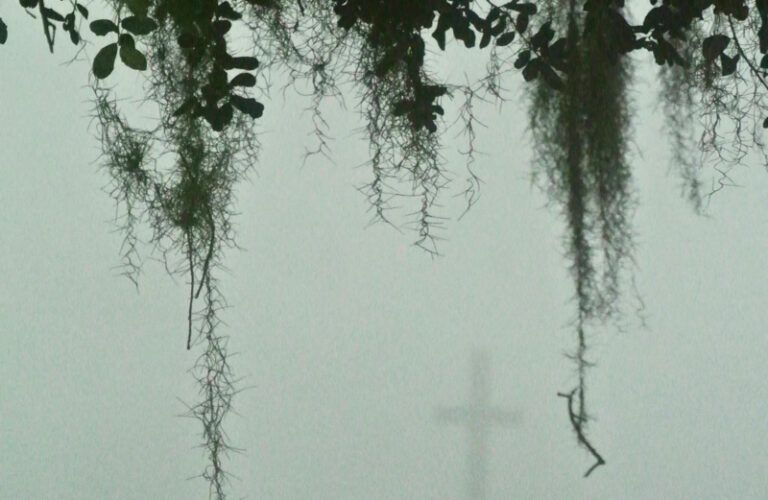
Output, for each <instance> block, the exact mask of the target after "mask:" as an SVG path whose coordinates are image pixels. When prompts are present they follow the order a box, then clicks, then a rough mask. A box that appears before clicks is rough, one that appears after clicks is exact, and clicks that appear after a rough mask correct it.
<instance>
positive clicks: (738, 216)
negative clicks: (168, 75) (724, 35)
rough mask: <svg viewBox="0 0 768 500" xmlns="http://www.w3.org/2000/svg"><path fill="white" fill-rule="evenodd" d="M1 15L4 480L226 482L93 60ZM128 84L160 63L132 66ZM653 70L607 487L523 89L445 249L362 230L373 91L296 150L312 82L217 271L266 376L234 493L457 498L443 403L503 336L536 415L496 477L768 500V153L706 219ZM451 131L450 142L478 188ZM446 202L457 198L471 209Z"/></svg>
mask: <svg viewBox="0 0 768 500" xmlns="http://www.w3.org/2000/svg"><path fill="white" fill-rule="evenodd" d="M2 16H3V18H4V19H5V20H6V22H7V23H8V25H9V26H10V27H11V28H12V32H11V35H12V36H11V37H10V38H9V40H8V43H7V45H6V46H4V47H3V48H2V49H1V50H2V53H3V57H2V58H0V74H1V75H2V77H1V78H0V95H1V96H2V101H0V102H1V103H2V112H1V113H2V114H1V116H2V117H3V119H2V120H0V151H2V153H3V154H2V160H3V161H2V162H1V163H0V178H2V183H0V203H2V207H3V214H4V216H3V217H0V234H2V242H3V245H2V247H0V252H1V253H2V259H0V276H2V283H3V284H2V285H0V335H1V338H2V342H3V349H2V350H1V351H0V380H2V384H0V498H1V499H3V500H5V499H9V500H10V499H19V498H24V499H51V498H57V499H103V498H115V499H146V498H162V499H166V498H167V499H190V498H205V497H206V492H207V487H206V485H205V484H204V482H203V481H202V480H200V479H194V480H187V478H188V477H190V476H193V475H195V474H197V473H199V472H200V471H201V470H202V468H203V466H204V460H203V456H202V452H201V450H199V449H197V448H194V446H195V445H196V444H197V443H198V442H199V432H200V430H201V429H200V428H199V424H198V422H197V421H194V420H190V419H184V418H179V417H178V415H180V414H182V413H183V412H184V410H185V407H184V405H183V404H182V403H181V402H180V400H183V401H186V402H194V401H195V385H194V382H193V380H192V378H191V376H190V375H189V374H188V373H186V370H187V369H189V368H190V367H191V366H192V364H193V362H194V360H195V357H196V355H197V353H196V352H195V351H194V350H193V351H192V352H188V351H186V349H185V340H186V334H185V332H186V330H185V328H186V323H185V321H186V319H185V318H186V309H185V308H186V297H187V295H186V288H185V284H184V280H183V278H177V279H176V282H174V280H173V279H171V278H169V277H168V276H167V275H166V274H165V272H164V269H163V267H162V265H161V264H159V263H158V262H155V261H151V260H150V261H148V262H147V264H146V266H145V269H144V273H143V275H142V277H141V281H140V291H139V292H138V293H137V291H136V289H135V288H134V287H133V285H132V284H131V283H130V282H129V281H128V280H127V279H125V278H123V277H120V276H119V273H118V271H117V270H116V269H115V266H117V265H118V264H119V262H120V261H119V254H118V250H119V246H120V242H121V236H120V234H119V233H115V232H114V231H113V229H114V226H113V224H112V216H113V214H114V205H113V202H112V200H111V199H110V198H109V197H108V196H107V194H105V193H104V192H103V191H102V188H104V187H105V186H106V185H107V184H108V178H107V174H106V172H104V171H102V170H100V169H99V165H98V162H95V161H94V160H95V158H96V156H97V153H98V143H97V141H96V140H95V139H94V138H93V135H94V133H95V128H90V129H89V128H88V127H89V113H90V106H91V104H90V102H89V99H90V91H89V89H88V88H87V87H84V83H85V82H86V74H87V69H88V68H87V65H86V64H85V63H75V64H72V65H71V66H62V65H61V63H62V62H63V61H65V60H66V59H68V58H69V57H71V56H70V54H72V49H71V48H70V47H68V46H67V45H66V44H64V43H60V44H58V46H57V47H58V48H57V54H55V55H53V56H51V55H49V54H48V53H47V48H46V46H45V42H44V39H43V36H42V33H40V32H39V24H38V23H37V22H33V21H31V20H30V19H28V18H27V17H26V16H24V14H23V12H22V11H21V9H20V8H18V7H17V6H15V5H14V6H11V7H10V8H8V9H3V11H2ZM90 51H91V52H92V53H94V48H93V47H91V49H90ZM645 68H646V69H647V68H648V67H647V66H646V67H645ZM447 69H448V70H449V71H448V72H449V73H450V72H451V70H452V68H447ZM652 76H653V75H652V73H650V72H648V71H646V70H643V71H641V72H640V77H641V79H643V80H645V82H652V81H653V79H652ZM113 78H115V79H116V80H115V81H120V82H122V83H121V85H128V86H130V84H131V83H132V82H139V81H140V80H139V79H137V78H136V77H135V76H134V75H133V74H132V73H131V72H129V71H126V70H124V69H120V70H118V72H117V73H116V76H115V77H113ZM517 80H518V78H515V79H514V83H511V84H510V85H517ZM119 88H128V87H119ZM637 89H638V90H637V93H636V94H635V99H636V109H637V110H638V116H637V121H636V129H637V136H636V146H637V150H636V151H635V153H636V154H635V155H634V159H633V164H634V167H635V170H634V172H635V185H636V186H637V190H638V198H639V201H640V205H639V209H638V210H637V214H636V217H635V226H634V227H635V229H636V233H637V252H636V260H637V263H638V271H637V285H638V289H639V291H640V294H641V296H642V298H643V300H644V302H645V308H646V309H645V312H646V314H647V316H648V326H649V328H648V329H641V328H639V327H638V324H637V323H638V322H637V321H636V320H634V319H633V318H632V317H631V316H630V317H629V318H628V320H629V325H630V326H629V327H628V329H627V331H626V332H623V333H617V332H616V331H615V329H612V328H604V329H598V330H593V333H592V338H591V341H592V343H593V345H594V346H595V348H594V350H593V351H592V353H593V358H594V359H595V360H596V361H597V364H598V366H597V367H596V368H595V369H594V370H592V371H591V372H590V374H589V377H590V378H589V388H590V389H591V392H590V394H589V396H588V397H589V403H590V405H591V407H592V413H593V414H594V415H595V417H596V421H594V422H593V423H592V427H591V429H592V430H591V436H592V440H593V442H594V444H595V445H596V446H597V447H598V449H599V450H600V451H601V453H602V454H603V455H604V456H605V458H606V460H607V462H608V464H607V466H605V467H602V468H599V469H598V470H596V471H595V472H594V473H593V475H592V476H591V477H590V478H589V479H587V480H585V479H582V477H581V475H582V474H583V472H584V471H585V470H586V469H587V468H588V467H589V466H590V465H591V461H590V457H589V456H588V455H587V453H586V452H584V451H583V450H581V449H579V448H578V447H577V446H576V443H575V439H574V437H573V435H572V433H571V429H570V426H569V423H568V420H567V414H566V411H565V406H564V401H563V400H562V399H560V398H557V397H556V393H557V392H558V391H562V390H567V389H569V388H571V387H572V386H573V384H574V382H575V378H574V373H573V366H572V365H571V364H570V363H569V362H568V360H567V359H566V358H565V357H564V356H563V353H564V352H566V351H570V350H571V349H572V348H573V346H574V344H575V339H574V338H573V337H574V335H573V331H572V329H571V328H569V326H568V321H569V319H570V318H571V317H572V314H573V304H572V303H571V302H570V297H571V294H572V285H571V282H570V280H569V277H568V274H567V261H566V260H565V259H564V258H563V257H562V244H561V242H562V231H563V226H562V223H561V221H560V220H559V218H558V217H557V215H556V213H555V211H554V210H551V209H547V208H546V207H545V206H544V205H545V202H546V200H545V198H544V196H543V195H542V194H541V193H540V192H538V191H537V190H536V189H532V188H531V187H530V183H529V181H528V174H529V172H530V165H529V160H530V147H529V146H528V139H527V138H526V137H525V135H524V126H525V121H526V119H525V115H524V113H523V109H522V107H520V106H516V105H515V104H514V103H511V104H509V105H507V106H506V107H505V108H504V110H503V112H502V113H497V112H496V111H495V110H493V109H492V107H489V108H487V109H484V110H483V111H482V117H483V120H484V121H485V122H486V123H487V124H488V125H489V129H488V130H484V131H482V132H481V134H480V139H479V141H480V142H479V146H480V148H481V149H482V150H484V151H485V152H486V153H487V156H485V157H483V158H482V159H481V162H480V164H479V165H478V168H477V171H478V173H479V174H480V175H481V177H482V178H483V179H484V181H486V182H485V184H483V192H482V193H483V194H482V199H481V201H480V202H479V203H478V204H477V205H476V206H475V207H474V208H473V209H472V210H471V211H470V212H469V213H468V214H467V215H466V216H465V217H464V218H463V219H462V220H461V221H458V222H456V221H455V220H454V221H452V222H451V223H450V224H449V226H448V228H447V230H446V231H445V232H444V233H442V234H441V235H442V236H445V237H447V238H448V240H447V241H444V242H442V245H441V251H442V252H443V253H444V256H443V257H441V258H439V259H436V260H430V258H429V257H428V256H427V255H426V254H425V253H424V252H422V251H419V250H418V249H415V248H413V247H411V246H410V243H411V242H412V241H413V239H414V234H412V233H408V232H405V233H404V234H399V233H397V232H395V231H393V230H392V229H391V228H389V227H387V226H384V225H376V226H373V227H370V228H367V229H366V228H365V227H366V224H367V222H368V220H369V216H370V214H368V213H367V212H366V210H367V206H366V201H365V200H364V199H363V197H362V196H361V195H360V194H359V193H358V192H357V191H356V190H355V186H357V185H360V184H362V183H364V182H366V181H368V180H369V179H370V173H369V171H367V170H366V169H364V168H360V169H355V168H354V167H355V166H356V165H359V164H360V163H362V162H364V161H365V159H366V152H367V149H366V144H365V142H364V141H361V140H359V138H358V137H357V136H356V135H355V133H354V132H353V129H354V128H355V127H357V126H359V125H360V122H359V121H358V118H357V116H356V114H355V113H354V111H350V112H346V113H342V112H340V111H337V110H336V107H335V106H334V105H329V106H328V107H327V108H326V109H327V116H328V118H329V120H330V122H331V124H332V127H333V129H332V130H333V132H334V134H335V135H336V137H337V140H336V141H335V142H334V143H333V157H334V160H335V164H331V163H329V162H327V161H326V160H324V159H316V160H314V161H310V162H308V163H307V165H306V166H304V167H303V168H302V167H301V156H302V150H303V148H304V147H305V146H311V144H312V143H311V140H312V138H311V137H310V136H306V137H305V136H304V135H303V133H300V132H301V131H306V132H307V133H309V132H310V131H311V128H312V126H311V123H310V120H309V118H310V117H309V115H305V116H304V117H303V118H298V116H299V113H300V110H301V108H302V107H303V106H305V105H306V103H305V102H301V101H300V100H298V99H295V98H291V97H290V93H289V94H288V95H289V98H288V100H287V102H286V103H283V102H282V100H281V98H280V97H277V93H276V97H275V98H274V99H273V100H271V101H266V104H267V106H268V107H267V111H266V113H265V115H264V118H263V119H262V120H260V122H259V127H260V130H261V131H262V132H263V134H262V136H261V139H262V142H263V144H264V150H263V153H262V157H261V161H260V162H259V164H258V166H257V172H256V173H254V174H253V175H252V176H251V181H250V182H246V183H243V184H242V185H241V186H240V189H239V192H238V205H237V207H236V208H237V210H238V211H239V212H240V214H241V215H239V216H237V217H236V219H235V224H236V227H237V234H238V239H237V241H238V243H239V244H240V245H241V246H242V247H243V249H244V250H242V251H237V250H233V251H230V252H229V253H228V255H227V258H226V264H227V266H228V268H229V272H220V278H221V281H222V289H223V292H224V293H225V295H226V297H227V298H228V301H229V303H230V305H231V306H232V307H231V309H229V310H227V311H226V312H225V313H224V315H223V319H224V320H225V321H226V322H227V324H228V327H227V329H226V332H227V333H228V334H229V335H231V340H230V349H231V350H232V351H235V352H237V353H239V354H238V356H236V357H234V358H233V359H232V366H233V369H234V371H235V374H236V375H238V376H242V377H244V380H243V382H242V383H241V386H242V387H247V389H246V390H244V391H243V392H242V393H240V394H239V395H238V396H237V398H236V400H235V405H236V409H237V410H238V415H232V416H231V417H230V418H229V420H228V423H227V425H226V429H227V431H228V433H229V434H230V437H231V441H232V443H233V444H234V445H236V446H239V447H243V448H245V449H246V451H245V452H244V453H243V454H241V455H233V456H232V457H231V461H229V462H228V469H229V470H230V471H231V472H232V473H233V474H235V475H236V476H238V477H239V479H234V480H233V482H232V487H231V491H232V497H233V498H240V497H246V498H251V499H256V498H274V499H296V500H301V499H310V498H311V499H329V500H331V499H453V498H461V495H462V493H463V491H464V490H463V489H464V480H465V470H466V468H465V454H466V450H467V447H466V432H465V430H464V429H461V428H459V427H452V426H446V425H442V424H439V423H438V422H437V421H436V420H435V418H434V415H435V411H436V408H438V407H440V406H444V405H457V404H460V403H462V402H465V401H466V400H467V398H468V392H469V385H470V372H469V368H470V355H471V353H472V351H473V350H474V349H486V350H487V351H488V352H490V353H491V354H492V365H493V366H492V377H493V384H492V390H493V395H492V398H493V401H494V402H495V403H496V404H497V405H500V406H502V407H504V408H507V409H509V410H514V411H518V412H520V414H521V421H520V423H519V424H517V425H516V426H514V427H510V428H498V429H495V430H494V431H492V439H491V456H490V470H489V478H488V490H489V497H490V498H495V499H502V498H542V499H544V498H638V499H640V498H725V497H728V498H760V497H763V496H764V495H765V492H766V491H768V479H766V476H765V470H766V467H768V451H766V450H768V423H767V422H766V414H768V403H766V401H768V384H766V383H765V380H766V379H767V378H768V367H767V365H766V363H765V359H766V352H767V351H768V337H766V335H765V320H766V310H765V302H766V299H767V298H768V282H766V280H765V269H766V264H765V257H764V256H765V250H766V248H765V247H766V244H765V242H766V241H768V210H766V201H768V195H766V193H768V189H767V188H768V177H766V174H765V172H764V169H763V166H762V165H760V164H759V163H757V162H753V164H752V165H751V166H750V167H749V168H741V169H738V170H736V171H734V172H732V177H733V178H734V179H735V180H736V181H737V182H738V183H739V184H740V185H741V187H737V188H731V189H727V190H725V191H722V192H720V193H719V194H718V195H717V196H716V197H715V198H714V199H713V201H712V203H711V205H710V207H709V213H710V215H711V216H712V217H710V218H702V217H697V216H696V215H694V214H693V211H692V209H691V208H690V207H689V206H688V205H687V203H686V202H685V200H683V199H682V198H681V197H680V196H679V194H680V190H679V181H678V179H677V178H676V177H675V175H674V173H669V170H668V161H669V160H668V158H669V154H668V147H667V145H666V143H665V142H664V139H663V137H662V135H661V132H660V126H661V120H660V113H659V112H657V111H654V110H653V109H652V107H651V103H652V102H653V95H652V92H653V89H652V87H651V85H650V84H649V83H642V82H640V83H639V85H638V86H637ZM351 102H353V101H350V103H351ZM297 131H298V132H297ZM453 133H454V132H452V131H451V132H448V133H447V134H446V136H445V137H446V141H445V144H446V149H445V155H446V158H447V159H448V160H449V161H450V162H451V163H452V164H453V165H455V166H454V167H453V171H454V172H455V173H456V177H457V185H458V186H460V183H461V179H462V174H463V167H462V163H461V161H462V160H461V158H460V157H459V156H458V155H457V154H456V152H455V150H456V149H457V148H458V147H461V146H462V144H461V143H460V142H458V141H457V142H454V141H453V140H452V137H453ZM638 152H642V156H641V155H640V154H639V153H638ZM711 175H712V174H711V172H709V171H707V172H705V179H709V178H710V177H711ZM454 192H455V191H454ZM450 195H451V193H446V196H445V197H444V201H445V204H446V207H445V212H444V214H445V215H447V216H450V217H451V218H452V219H456V216H458V215H459V214H460V212H461V199H460V198H456V199H453V198H451V196H450Z"/></svg>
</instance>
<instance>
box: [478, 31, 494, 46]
mask: <svg viewBox="0 0 768 500" xmlns="http://www.w3.org/2000/svg"><path fill="white" fill-rule="evenodd" d="M489 43H491V30H490V29H487V30H485V31H483V37H482V38H481V39H480V45H478V47H479V48H481V49H484V48H486V47H487V46H488V44H489Z"/></svg>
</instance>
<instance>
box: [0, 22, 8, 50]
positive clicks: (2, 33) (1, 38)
mask: <svg viewBox="0 0 768 500" xmlns="http://www.w3.org/2000/svg"><path fill="white" fill-rule="evenodd" d="M6 40H8V26H7V25H6V24H5V23H4V22H3V18H2V17H0V45H2V44H4V43H5V41H6Z"/></svg>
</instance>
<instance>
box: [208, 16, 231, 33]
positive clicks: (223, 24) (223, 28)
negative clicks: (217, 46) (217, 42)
mask: <svg viewBox="0 0 768 500" xmlns="http://www.w3.org/2000/svg"><path fill="white" fill-rule="evenodd" d="M211 29H213V32H214V33H216V34H217V35H219V36H224V35H226V34H227V33H228V32H229V30H230V29H232V23H231V22H229V21H227V20H226V19H220V20H218V21H214V22H212V23H211Z"/></svg>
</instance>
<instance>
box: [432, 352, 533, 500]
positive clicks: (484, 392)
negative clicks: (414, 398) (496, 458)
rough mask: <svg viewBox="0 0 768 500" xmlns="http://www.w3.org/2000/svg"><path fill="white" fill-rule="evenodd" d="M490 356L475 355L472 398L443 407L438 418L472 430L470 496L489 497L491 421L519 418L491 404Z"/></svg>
mask: <svg viewBox="0 0 768 500" xmlns="http://www.w3.org/2000/svg"><path fill="white" fill-rule="evenodd" d="M489 372H490V357H489V356H488V354H487V353H485V352H475V353H474V355H473V356H472V388H471V392H470V395H469V399H470V402H469V404H468V405H465V406H453V407H448V408H441V409H439V410H438V411H437V418H438V420H440V421H441V422H447V423H454V424H455V423H459V424H464V425H466V426H467V427H468V430H469V453H468V455H467V466H468V468H469V475H468V477H467V498H468V500H485V499H486V487H485V484H486V477H487V475H488V434H489V431H490V427H491V426H492V425H502V426H509V425H510V424H512V423H514V422H517V421H519V416H518V415H517V414H515V413H512V412H509V411H506V410H502V409H499V408H496V407H492V406H491V405H490V399H491V397H490V384H489V380H488V379H489Z"/></svg>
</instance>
